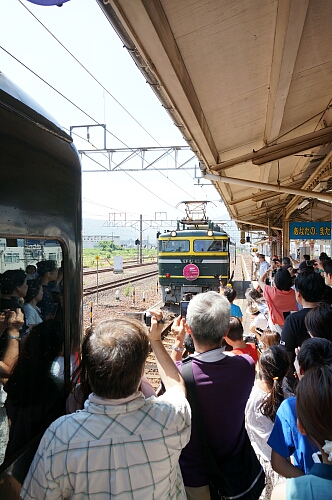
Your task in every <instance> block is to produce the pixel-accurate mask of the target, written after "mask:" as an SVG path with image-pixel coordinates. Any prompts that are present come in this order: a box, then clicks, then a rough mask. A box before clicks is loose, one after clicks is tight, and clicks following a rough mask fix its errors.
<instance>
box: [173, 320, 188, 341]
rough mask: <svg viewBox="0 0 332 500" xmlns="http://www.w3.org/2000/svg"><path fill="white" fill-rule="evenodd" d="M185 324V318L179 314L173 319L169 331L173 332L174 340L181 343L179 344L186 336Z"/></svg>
mask: <svg viewBox="0 0 332 500" xmlns="http://www.w3.org/2000/svg"><path fill="white" fill-rule="evenodd" d="M185 324H186V319H185V318H181V316H178V317H177V318H175V320H174V321H173V325H172V328H171V332H172V333H173V335H174V337H175V340H178V341H179V342H180V343H181V345H183V341H184V337H185V336H186V329H185Z"/></svg>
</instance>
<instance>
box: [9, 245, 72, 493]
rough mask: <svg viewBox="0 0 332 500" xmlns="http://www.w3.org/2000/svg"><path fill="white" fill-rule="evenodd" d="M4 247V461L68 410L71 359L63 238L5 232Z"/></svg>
mask: <svg viewBox="0 0 332 500" xmlns="http://www.w3.org/2000/svg"><path fill="white" fill-rule="evenodd" d="M0 250H1V252H0V273H1V279H0V292H1V298H0V313H1V312H3V314H2V317H3V319H2V320H1V324H0V403H1V404H0V406H1V407H2V408H1V410H2V411H1V413H0V437H1V439H0V464H1V463H2V462H3V461H4V460H7V459H8V460H10V458H11V457H12V456H13V455H14V454H15V453H16V452H18V450H20V449H21V448H22V447H23V446H24V445H26V444H27V443H28V442H29V441H30V440H31V439H32V438H34V437H35V436H36V435H37V434H39V433H41V432H44V431H45V430H46V428H47V427H48V425H49V424H50V423H51V422H53V420H55V419H56V418H58V417H59V416H61V415H62V413H63V408H64V401H65V399H64V398H65V381H64V365H65V363H64V350H63V349H64V330H63V279H62V268H61V264H62V249H61V245H60V243H59V241H56V240H36V239H16V238H15V239H8V238H0ZM11 311H12V312H11ZM12 322H14V325H12ZM20 340H21V341H20ZM9 422H10V425H9ZM0 496H1V494H0Z"/></svg>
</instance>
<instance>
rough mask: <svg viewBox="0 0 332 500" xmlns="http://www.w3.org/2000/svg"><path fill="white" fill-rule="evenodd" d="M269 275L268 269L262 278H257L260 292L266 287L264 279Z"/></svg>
mask: <svg viewBox="0 0 332 500" xmlns="http://www.w3.org/2000/svg"><path fill="white" fill-rule="evenodd" d="M268 274H269V269H268V270H267V271H266V273H264V274H263V276H262V277H261V278H259V280H258V284H259V286H260V287H261V289H262V290H264V288H265V287H266V278H267V275H268Z"/></svg>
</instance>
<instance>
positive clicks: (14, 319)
mask: <svg viewBox="0 0 332 500" xmlns="http://www.w3.org/2000/svg"><path fill="white" fill-rule="evenodd" d="M7 324H8V328H9V329H13V330H19V329H20V328H21V327H22V326H23V325H24V314H23V311H22V309H19V308H18V309H16V311H9V313H8V316H7Z"/></svg>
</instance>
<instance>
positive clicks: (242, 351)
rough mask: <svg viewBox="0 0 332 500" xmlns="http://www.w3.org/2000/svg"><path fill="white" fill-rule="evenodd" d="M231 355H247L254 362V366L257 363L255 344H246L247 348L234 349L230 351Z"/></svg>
mask: <svg viewBox="0 0 332 500" xmlns="http://www.w3.org/2000/svg"><path fill="white" fill-rule="evenodd" d="M231 352H232V353H233V354H236V355H238V354H248V355H249V356H251V357H252V359H253V360H254V362H255V364H256V363H257V361H258V353H257V347H256V346H255V344H250V343H249V344H247V347H235V349H233V350H232V351H231Z"/></svg>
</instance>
